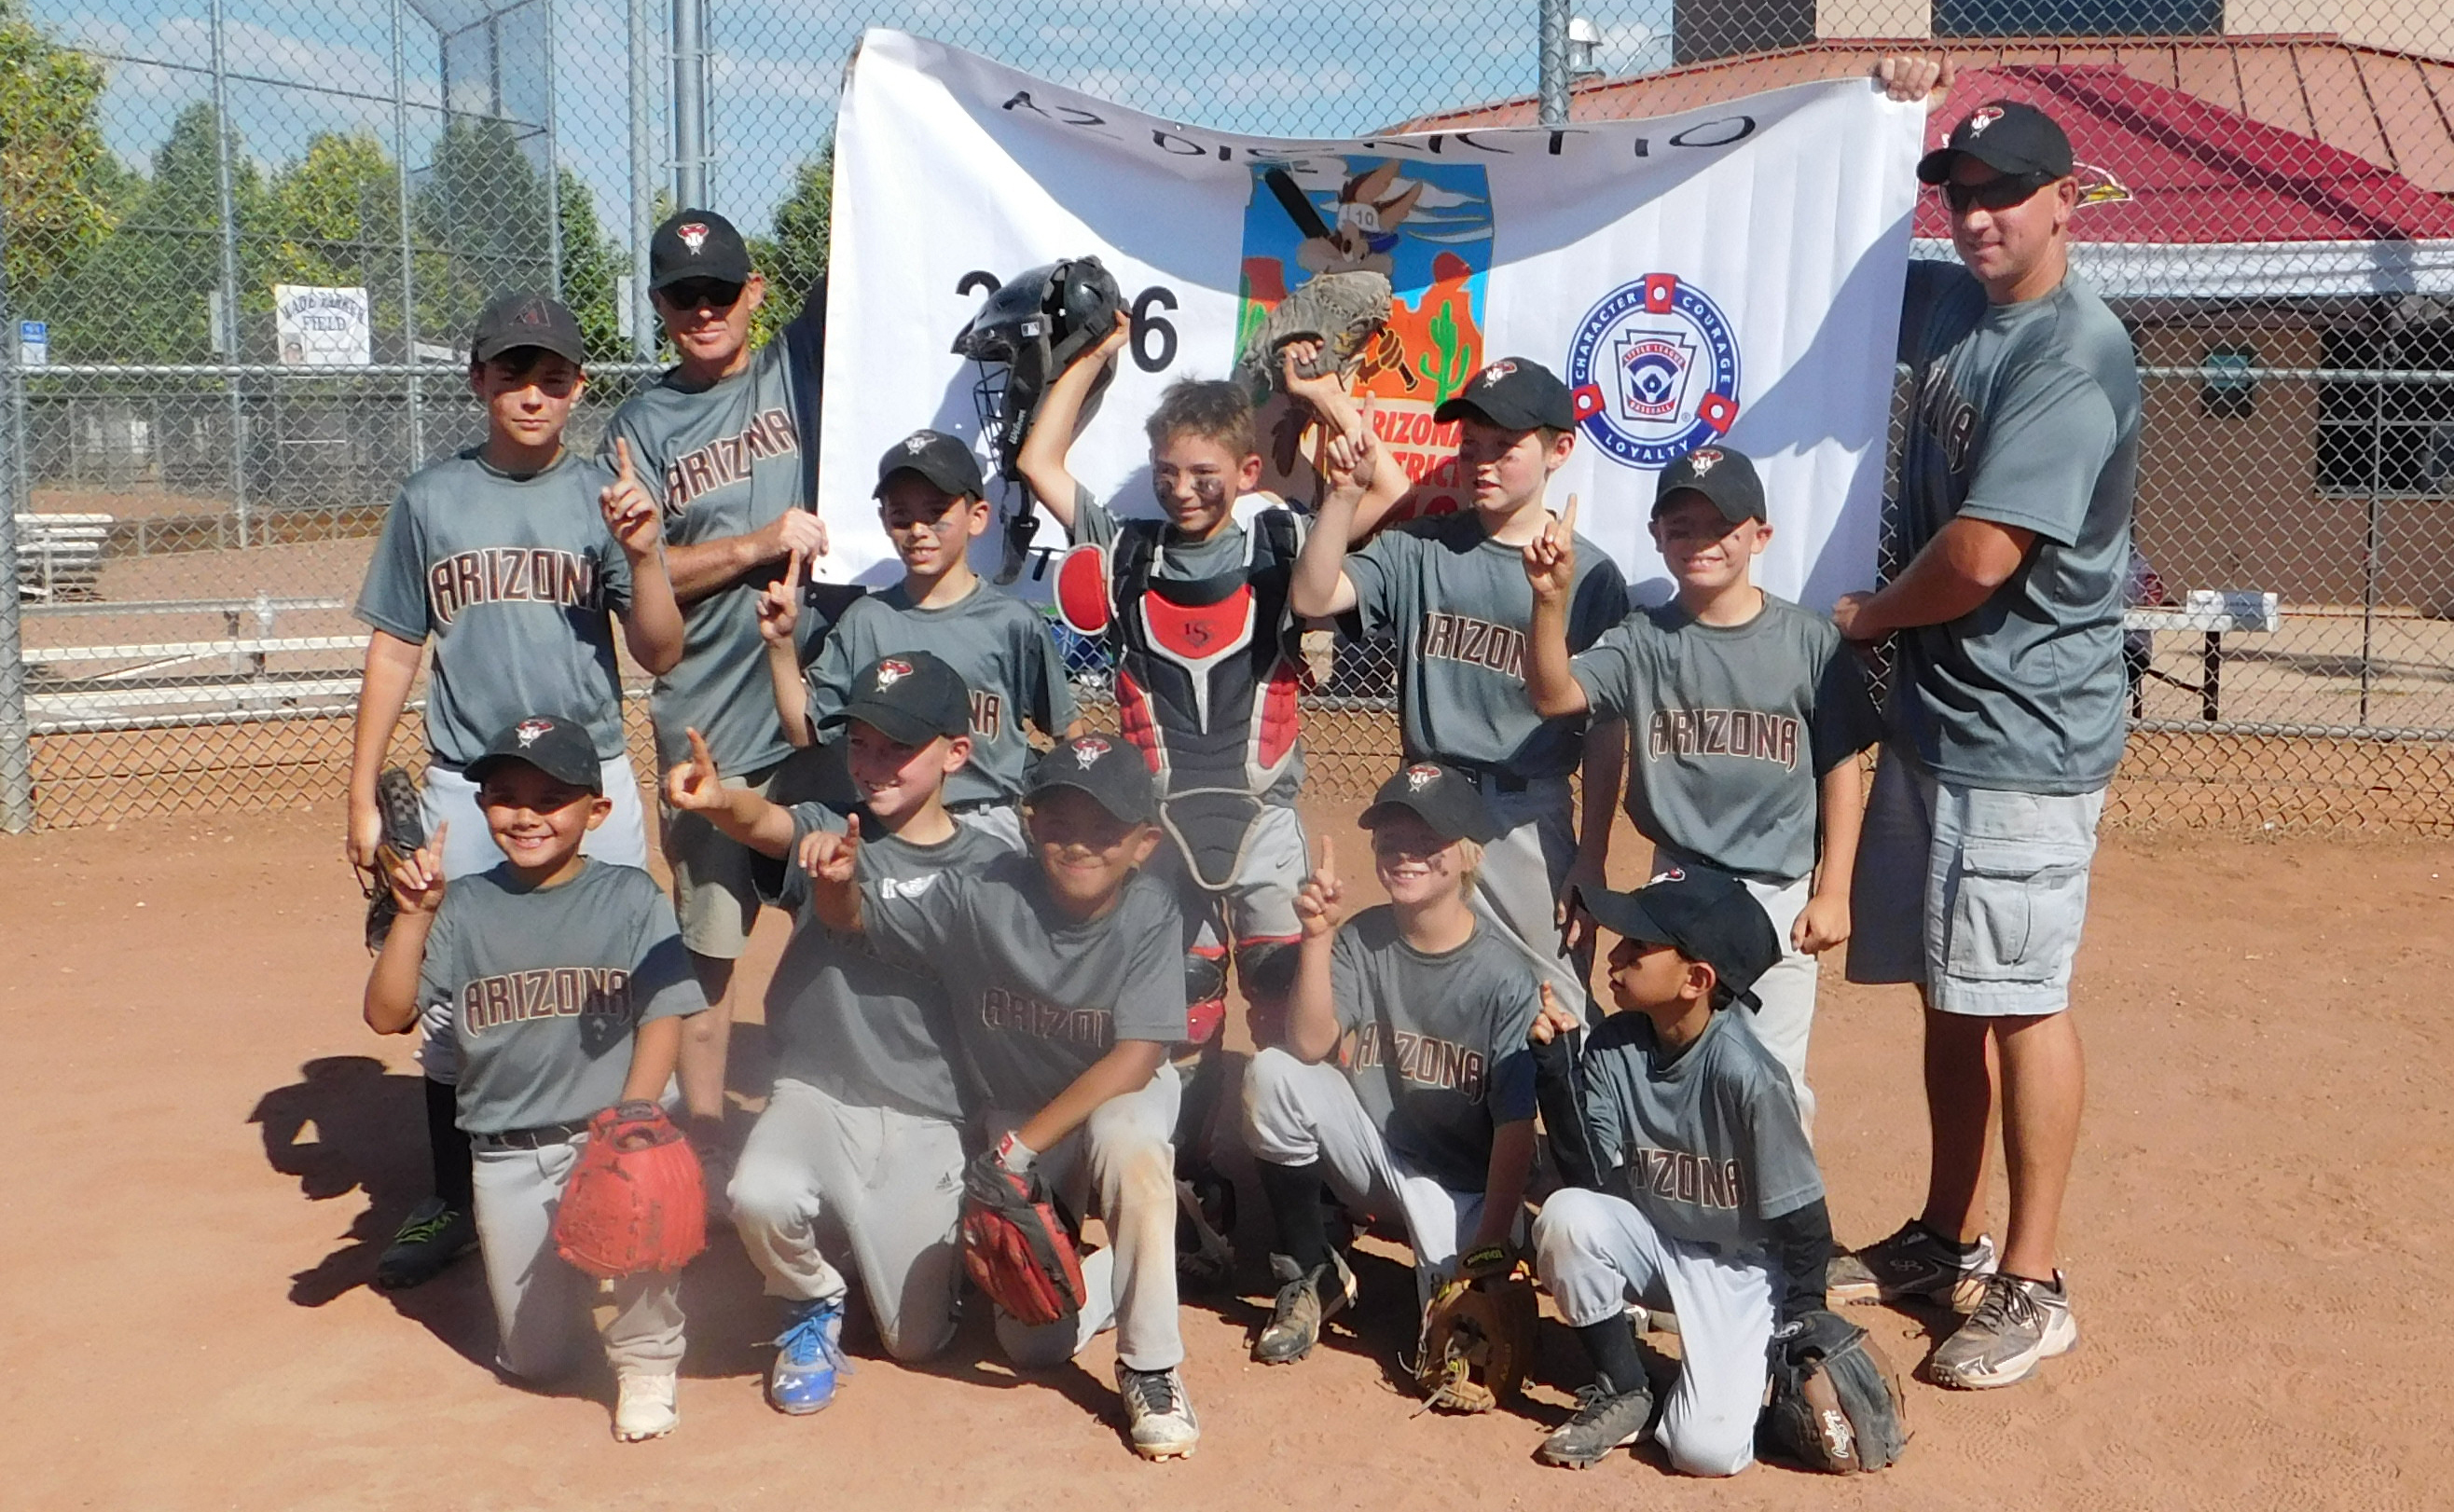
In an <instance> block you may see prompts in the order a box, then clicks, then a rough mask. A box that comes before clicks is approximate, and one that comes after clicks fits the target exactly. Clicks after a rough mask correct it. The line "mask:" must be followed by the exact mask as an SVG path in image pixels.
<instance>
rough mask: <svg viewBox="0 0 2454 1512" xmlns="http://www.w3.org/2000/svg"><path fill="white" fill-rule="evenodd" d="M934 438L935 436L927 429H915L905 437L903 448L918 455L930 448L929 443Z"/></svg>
mask: <svg viewBox="0 0 2454 1512" xmlns="http://www.w3.org/2000/svg"><path fill="white" fill-rule="evenodd" d="M934 439H935V436H933V435H932V434H931V433H929V432H927V431H915V432H913V433H911V434H910V435H907V436H905V437H904V438H903V450H905V451H906V452H909V453H911V454H913V455H914V456H918V455H919V454H921V453H923V452H926V451H927V450H929V443H930V442H931V441H932V440H934Z"/></svg>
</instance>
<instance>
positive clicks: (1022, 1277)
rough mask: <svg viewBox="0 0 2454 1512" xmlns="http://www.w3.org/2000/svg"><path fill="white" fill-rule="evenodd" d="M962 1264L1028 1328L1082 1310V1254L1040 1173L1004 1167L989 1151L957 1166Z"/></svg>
mask: <svg viewBox="0 0 2454 1512" xmlns="http://www.w3.org/2000/svg"><path fill="white" fill-rule="evenodd" d="M963 1269H964V1270H965V1271H967V1272H969V1273H970V1275H971V1278H972V1284H973V1285H975V1286H977V1287H978V1288H979V1289H980V1290H981V1291H983V1292H986V1293H987V1294H988V1297H989V1300H991V1301H993V1302H996V1304H997V1306H999V1307H1001V1308H1003V1309H1004V1310H1005V1312H1006V1315H1007V1316H1008V1317H1010V1318H1012V1319H1013V1320H1015V1321H1016V1322H1018V1323H1021V1324H1024V1325H1025V1326H1027V1327H1032V1328H1038V1327H1042V1326H1045V1325H1046V1324H1049V1323H1054V1322H1058V1321H1061V1320H1065V1319H1068V1318H1072V1317H1074V1316H1076V1314H1078V1313H1080V1312H1081V1311H1082V1299H1083V1296H1084V1291H1083V1286H1082V1258H1081V1255H1080V1253H1079V1252H1078V1251H1077V1250H1076V1248H1075V1244H1074V1235H1073V1233H1072V1232H1071V1231H1070V1230H1069V1229H1068V1228H1067V1227H1066V1224H1065V1220H1064V1219H1062V1218H1060V1217H1059V1216H1057V1212H1056V1201H1055V1200H1053V1199H1051V1198H1050V1196H1049V1195H1048V1182H1047V1180H1046V1179H1045V1178H1043V1177H1042V1176H1041V1175H1040V1174H1039V1173H1038V1172H1037V1171H1019V1172H1017V1171H1009V1170H1007V1169H1006V1168H1005V1166H1004V1165H1003V1164H1001V1163H1000V1162H999V1161H998V1159H997V1158H996V1152H995V1151H991V1152H990V1153H988V1154H986V1155H983V1156H981V1157H980V1158H979V1159H976V1160H974V1161H973V1162H972V1163H971V1164H970V1165H969V1166H967V1167H965V1168H964V1171H963Z"/></svg>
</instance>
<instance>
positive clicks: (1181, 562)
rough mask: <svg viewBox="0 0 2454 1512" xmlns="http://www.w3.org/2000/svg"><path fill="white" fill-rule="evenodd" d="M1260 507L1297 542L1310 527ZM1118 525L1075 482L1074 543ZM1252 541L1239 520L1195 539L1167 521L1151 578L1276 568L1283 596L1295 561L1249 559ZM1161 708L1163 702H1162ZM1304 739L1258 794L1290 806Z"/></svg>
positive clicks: (1104, 539)
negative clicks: (1288, 526)
mask: <svg viewBox="0 0 2454 1512" xmlns="http://www.w3.org/2000/svg"><path fill="white" fill-rule="evenodd" d="M1256 498H1257V495H1253V494H1246V495H1244V497H1243V499H1239V500H1238V501H1237V502H1238V504H1239V505H1240V504H1242V503H1243V502H1244V501H1245V500H1252V499H1256ZM1263 507H1264V508H1268V509H1275V510H1278V511H1281V512H1282V513H1284V514H1286V515H1287V516H1288V517H1289V518H1291V519H1293V520H1294V521H1295V526H1296V540H1297V545H1298V547H1300V545H1301V543H1302V541H1303V539H1304V537H1305V535H1306V534H1308V533H1309V532H1310V529H1311V526H1312V519H1311V517H1310V516H1309V515H1306V514H1303V513H1301V512H1300V511H1297V510H1291V509H1288V508H1287V507H1286V506H1285V505H1283V504H1272V505H1267V506H1263ZM1239 513H1240V511H1239ZM1254 513H1255V514H1258V513H1259V510H1258V509H1256V510H1255V512H1254ZM1122 528H1123V520H1122V519H1121V517H1120V516H1118V515H1117V514H1116V512H1115V511H1113V510H1111V509H1109V508H1108V507H1107V506H1106V505H1104V504H1102V503H1100V502H1099V501H1098V500H1097V499H1096V498H1093V497H1092V496H1091V491H1090V490H1089V489H1086V488H1083V487H1082V486H1081V485H1079V484H1076V485H1075V489H1074V529H1073V531H1072V535H1073V538H1074V541H1075V542H1076V544H1077V545H1094V546H1108V547H1113V546H1115V545H1116V536H1117V534H1118V533H1119V532H1120V531H1121V530H1122ZM1255 544H1256V543H1255V542H1254V540H1253V538H1252V533H1251V532H1250V531H1248V530H1247V529H1246V528H1245V525H1244V523H1243V522H1242V521H1241V520H1238V519H1232V518H1231V519H1230V520H1229V521H1228V522H1227V523H1226V525H1224V526H1223V527H1221V528H1220V530H1219V532H1218V534H1216V535H1213V536H1211V537H1210V538H1209V539H1207V540H1199V541H1193V540H1186V539H1185V538H1183V537H1182V536H1181V535H1179V534H1177V530H1176V527H1174V526H1173V525H1171V526H1169V527H1167V529H1166V531H1165V532H1164V533H1163V534H1161V535H1160V537H1159V550H1158V551H1157V554H1155V555H1154V556H1153V558H1152V561H1151V577H1152V578H1153V579H1154V580H1156V581H1159V582H1170V583H1198V582H1207V581H1208V580H1210V579H1211V578H1214V577H1224V576H1227V575H1230V574H1237V573H1265V572H1267V573H1276V574H1277V575H1278V578H1279V582H1278V583H1277V584H1276V585H1274V587H1275V589H1276V592H1277V595H1278V596H1279V597H1280V598H1282V599H1283V598H1284V596H1285V594H1286V589H1285V581H1286V579H1288V578H1291V577H1293V576H1294V575H1295V563H1294V562H1293V561H1292V560H1289V561H1287V562H1285V563H1282V564H1278V565H1275V566H1273V565H1271V564H1269V563H1268V562H1267V561H1266V560H1265V561H1263V562H1262V563H1260V564H1258V565H1256V564H1255V563H1254V561H1253V554H1254V549H1255ZM1289 613H1291V614H1292V613H1293V611H1292V610H1290V611H1289ZM1161 707H1162V708H1164V707H1165V706H1164V705H1161ZM1161 780H1162V781H1164V780H1165V778H1164V777H1162V778H1161ZM1303 780H1304V754H1303V742H1302V741H1301V740H1300V739H1298V740H1297V742H1296V749H1295V751H1294V753H1293V754H1292V755H1291V756H1288V758H1287V763H1286V765H1285V766H1283V767H1280V768H1279V769H1278V775H1277V777H1276V778H1274V779H1273V780H1272V781H1271V783H1270V785H1269V787H1268V789H1267V790H1266V791H1264V792H1262V793H1261V794H1259V795H1258V796H1260V797H1261V798H1263V799H1265V800H1267V801H1268V802H1271V803H1276V804H1278V805H1280V806H1282V807H1288V808H1292V807H1293V806H1294V805H1295V801H1296V796H1297V794H1299V793H1301V792H1302V791H1303Z"/></svg>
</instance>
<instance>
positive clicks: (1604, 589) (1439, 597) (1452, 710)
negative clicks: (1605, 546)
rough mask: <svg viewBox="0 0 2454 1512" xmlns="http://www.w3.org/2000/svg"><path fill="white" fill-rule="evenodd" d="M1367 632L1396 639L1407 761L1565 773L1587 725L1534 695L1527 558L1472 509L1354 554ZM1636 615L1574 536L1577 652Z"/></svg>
mask: <svg viewBox="0 0 2454 1512" xmlns="http://www.w3.org/2000/svg"><path fill="white" fill-rule="evenodd" d="M1346 576H1347V580H1348V581H1349V582H1352V583H1353V584H1354V585H1355V603H1356V610H1357V612H1358V614H1359V615H1361V616H1362V621H1363V633H1364V634H1365V635H1391V636H1395V637H1396V638H1397V642H1398V731H1399V734H1400V735H1401V736H1403V739H1404V742H1405V754H1406V759H1407V760H1409V761H1447V762H1452V763H1454V764H1457V765H1459V766H1467V767H1478V768H1483V769H1487V770H1492V771H1499V772H1508V773H1512V774H1515V775H1516V776H1525V777H1557V776H1567V775H1568V774H1569V773H1570V772H1573V771H1575V770H1576V766H1577V761H1578V758H1579V756H1580V755H1581V754H1582V737H1583V735H1584V721H1583V720H1582V719H1580V718H1564V719H1545V718H1543V717H1542V716H1539V715H1538V714H1536V713H1535V712H1534V700H1533V699H1531V698H1529V697H1527V696H1526V695H1525V626H1526V625H1527V623H1528V622H1529V621H1531V620H1532V619H1533V617H1534V590H1533V588H1532V586H1531V585H1529V584H1528V583H1527V582H1526V581H1525V558H1524V554H1523V552H1522V551H1521V550H1520V549H1519V548H1518V547H1515V546H1506V545H1502V544H1501V543H1500V542H1499V541H1496V540H1493V539H1492V538H1491V537H1490V535H1488V534H1485V533H1484V531H1483V528H1482V521H1481V519H1480V518H1479V517H1478V516H1477V515H1475V514H1471V513H1462V514H1444V515H1440V516H1438V517H1437V518H1434V519H1431V520H1427V521H1423V522H1420V523H1418V524H1413V525H1406V526H1399V527H1397V528H1394V529H1391V530H1385V531H1382V532H1381V533H1380V534H1379V536H1378V538H1377V539H1375V540H1374V541H1373V542H1372V543H1371V544H1370V545H1369V546H1366V547H1364V548H1363V550H1361V551H1359V552H1357V553H1354V554H1351V555H1349V556H1348V557H1347V558H1346ZM1626 617H1627V580H1626V579H1625V578H1624V577H1623V576H1621V575H1620V574H1619V564H1618V563H1617V562H1615V561H1613V560H1611V557H1610V554H1609V553H1607V552H1605V551H1603V550H1602V549H1601V548H1600V547H1599V546H1596V545H1595V544H1594V543H1593V542H1591V541H1589V540H1587V539H1585V538H1584V537H1583V536H1582V535H1579V536H1578V537H1577V577H1576V582H1575V583H1574V584H1573V585H1572V586H1571V588H1570V589H1569V601H1568V649H1569V651H1571V652H1579V651H1582V650H1584V649H1585V648H1586V647H1588V646H1590V645H1592V644H1593V643H1594V642H1595V641H1597V640H1599V639H1600V638H1601V637H1602V635H1603V633H1604V632H1605V631H1607V630H1609V629H1610V628H1611V627H1612V626H1613V625H1616V624H1618V623H1619V621H1620V620H1622V619H1624V618H1626Z"/></svg>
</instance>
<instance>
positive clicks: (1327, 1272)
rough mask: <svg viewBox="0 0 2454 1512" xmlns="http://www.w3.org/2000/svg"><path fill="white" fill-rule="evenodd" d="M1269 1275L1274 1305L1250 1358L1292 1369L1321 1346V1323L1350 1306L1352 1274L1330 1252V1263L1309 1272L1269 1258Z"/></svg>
mask: <svg viewBox="0 0 2454 1512" xmlns="http://www.w3.org/2000/svg"><path fill="white" fill-rule="evenodd" d="M1270 1274H1271V1275H1272V1276H1274V1277H1276V1278H1277V1280H1278V1282H1279V1285H1278V1300H1277V1306H1276V1307H1274V1308H1272V1309H1271V1312H1270V1320H1269V1322H1268V1323H1267V1324H1266V1325H1265V1326H1263V1328H1262V1329H1261V1331H1260V1333H1259V1334H1258V1335H1257V1337H1255V1339H1254V1340H1253V1358H1254V1359H1255V1360H1256V1361H1259V1362H1260V1363H1262V1364H1264V1365H1291V1364H1294V1363H1295V1362H1296V1361H1298V1360H1301V1359H1302V1358H1304V1356H1306V1355H1309V1354H1311V1353H1312V1346H1313V1345H1315V1344H1317V1343H1318V1342H1320V1325H1321V1324H1323V1323H1325V1322H1327V1321H1329V1320H1330V1319H1331V1318H1333V1317H1335V1316H1336V1315H1337V1314H1338V1311H1339V1309H1341V1308H1344V1307H1348V1306H1351V1305H1353V1304H1354V1301H1355V1273H1354V1272H1353V1271H1351V1270H1349V1269H1347V1266H1346V1257H1345V1256H1343V1255H1340V1254H1339V1253H1338V1251H1336V1250H1331V1251H1330V1252H1329V1263H1328V1264H1326V1265H1316V1266H1314V1267H1313V1268H1312V1269H1310V1270H1308V1271H1299V1270H1297V1269H1296V1262H1295V1261H1294V1260H1292V1259H1290V1258H1288V1257H1287V1256H1284V1255H1273V1256H1271V1257H1270Z"/></svg>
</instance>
